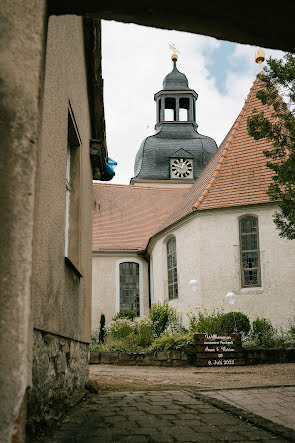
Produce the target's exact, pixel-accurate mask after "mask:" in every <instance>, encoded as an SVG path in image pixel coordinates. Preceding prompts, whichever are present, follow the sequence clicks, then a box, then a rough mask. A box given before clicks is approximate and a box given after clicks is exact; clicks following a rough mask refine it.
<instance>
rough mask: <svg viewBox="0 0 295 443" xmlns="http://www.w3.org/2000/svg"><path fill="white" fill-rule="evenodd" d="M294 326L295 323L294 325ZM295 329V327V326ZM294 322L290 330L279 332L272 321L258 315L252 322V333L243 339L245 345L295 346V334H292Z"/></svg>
mask: <svg viewBox="0 0 295 443" xmlns="http://www.w3.org/2000/svg"><path fill="white" fill-rule="evenodd" d="M293 327H294V325H293ZM294 329H295V328H294ZM291 331H292V324H291V325H290V330H289V331H288V332H284V331H282V330H281V331H280V332H278V331H277V330H276V329H275V328H274V327H273V325H272V324H271V321H270V320H268V319H266V318H259V317H257V318H256V320H254V321H253V322H252V328H251V333H250V334H249V336H248V337H245V338H244V340H243V346H245V347H251V348H256V347H257V348H288V347H294V346H295V335H292V332H291Z"/></svg>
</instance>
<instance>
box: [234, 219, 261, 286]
mask: <svg viewBox="0 0 295 443" xmlns="http://www.w3.org/2000/svg"><path fill="white" fill-rule="evenodd" d="M239 230H240V257H241V285H242V287H243V288H248V287H253V286H261V272H260V254H259V232H258V218H257V217H255V216H253V215H246V216H244V217H241V218H240V220H239Z"/></svg>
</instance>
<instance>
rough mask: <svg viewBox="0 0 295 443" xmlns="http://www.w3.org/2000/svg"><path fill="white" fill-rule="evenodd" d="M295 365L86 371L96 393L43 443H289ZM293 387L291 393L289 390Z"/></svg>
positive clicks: (293, 432)
mask: <svg viewBox="0 0 295 443" xmlns="http://www.w3.org/2000/svg"><path fill="white" fill-rule="evenodd" d="M294 375H295V364H285V365H281V364H280V365H261V366H248V367H235V368H232V367H223V368H195V367H190V368H161V367H118V366H113V365H92V366H90V376H91V378H92V379H93V380H95V382H96V383H97V384H98V385H99V391H98V394H89V395H88V397H87V398H86V400H85V401H83V402H82V403H81V404H79V405H78V406H77V407H75V408H74V409H73V410H72V411H71V413H70V414H69V415H68V417H67V418H66V419H65V420H64V422H63V423H62V424H61V426H60V427H59V428H57V429H56V431H55V432H54V434H53V435H51V436H48V437H46V438H43V439H42V440H40V441H42V442H43V443H70V442H76V443H84V442H85V443H94V442H96V443H116V442H118V443H119V442H126V443H127V442H138V443H145V442H150V443H162V442H163V443H164V442H218V441H230V442H238V441H245V442H250V441H262V442H284V441H294V442H295V425H294V423H295V377H294ZM292 384H293V386H292Z"/></svg>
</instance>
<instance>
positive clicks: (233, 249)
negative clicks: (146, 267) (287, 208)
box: [151, 205, 295, 329]
mask: <svg viewBox="0 0 295 443" xmlns="http://www.w3.org/2000/svg"><path fill="white" fill-rule="evenodd" d="M275 209H276V208H275V207H274V205H255V206H247V207H239V208H232V209H222V210H210V211H209V210H208V211H203V212H201V211H200V212H198V213H196V215H195V216H194V217H193V218H191V219H190V220H188V221H187V222H186V223H183V224H182V225H180V226H178V227H176V228H175V229H174V230H173V231H170V232H169V233H166V234H165V235H162V236H161V237H159V238H157V240H156V242H155V244H154V246H153V248H152V251H151V258H152V275H153V285H152V301H153V302H157V301H161V302H163V301H164V300H168V283H167V263H166V241H167V240H168V238H169V236H171V235H175V237H176V250H177V271H178V288H179V297H178V299H175V300H170V301H169V303H170V304H171V306H174V307H175V308H176V309H177V310H178V311H179V312H181V313H182V315H183V320H184V322H185V321H187V317H186V315H185V312H187V311H192V310H193V309H194V308H195V307H201V309H203V310H204V309H205V308H206V309H211V310H212V309H218V308H219V309H222V308H223V309H224V310H225V311H229V310H230V308H232V306H229V305H228V304H227V302H226V299H225V295H226V294H227V293H228V292H230V291H233V292H234V293H235V294H236V296H237V297H236V302H235V305H234V307H233V309H234V310H240V311H241V312H244V313H245V314H247V315H248V316H249V317H250V320H254V319H255V318H256V317H258V316H259V317H266V318H268V319H270V320H271V321H272V323H273V325H274V326H275V327H277V328H279V327H281V326H282V327H284V328H285V329H286V328H288V321H289V320H291V319H292V318H294V317H295V303H294V299H295V273H294V268H295V242H294V241H291V240H286V239H282V238H280V237H279V235H278V231H277V230H276V227H275V225H274V223H273V220H272V215H273V213H274V212H275ZM246 214H251V215H255V216H257V217H258V224H259V243H260V260H261V280H262V282H261V287H253V288H241V273H240V252H239V251H240V249H239V217H241V216H243V215H246ZM190 280H197V281H198V290H197V292H193V291H192V290H191V288H190V287H189V281H190Z"/></svg>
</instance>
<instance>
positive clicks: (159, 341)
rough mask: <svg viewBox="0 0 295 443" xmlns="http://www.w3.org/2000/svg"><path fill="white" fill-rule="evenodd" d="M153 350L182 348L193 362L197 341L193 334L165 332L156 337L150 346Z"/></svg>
mask: <svg viewBox="0 0 295 443" xmlns="http://www.w3.org/2000/svg"><path fill="white" fill-rule="evenodd" d="M149 349H150V350H151V351H154V352H157V351H163V350H174V349H180V350H182V351H184V352H185V354H186V355H187V356H188V360H189V362H190V363H192V362H193V361H194V359H195V353H196V352H195V343H194V338H193V336H192V335H191V334H185V335H184V334H165V335H162V336H161V337H158V338H156V339H155V341H154V342H153V343H152V345H151V346H150V348H149Z"/></svg>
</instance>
